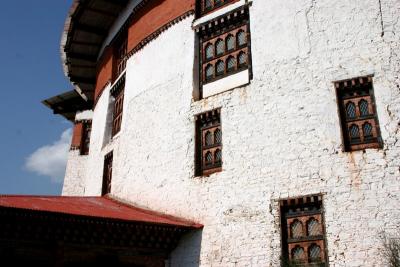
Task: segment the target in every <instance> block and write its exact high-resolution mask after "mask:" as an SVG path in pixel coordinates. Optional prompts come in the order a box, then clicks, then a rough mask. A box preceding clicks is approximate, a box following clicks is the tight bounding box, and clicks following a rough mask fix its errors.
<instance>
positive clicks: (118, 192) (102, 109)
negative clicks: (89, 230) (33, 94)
mask: <svg viewBox="0 0 400 267" xmlns="http://www.w3.org/2000/svg"><path fill="white" fill-rule="evenodd" d="M111 2H113V1H106V0H86V1H76V2H75V3H74V5H73V7H72V8H71V10H70V13H69V16H68V19H67V23H66V28H65V33H64V36H63V39H62V57H63V60H64V64H65V71H66V74H67V75H68V76H69V77H70V79H71V82H72V83H73V84H74V86H75V91H76V93H71V94H75V96H74V97H71V98H65V99H64V100H62V101H60V100H57V101H55V100H54V99H53V101H49V102H47V104H48V105H49V106H51V107H52V108H53V109H54V110H55V111H56V112H57V113H61V114H63V115H64V116H66V117H68V118H69V119H71V120H73V121H74V122H75V131H74V137H73V144H72V149H71V151H70V154H69V159H68V166H67V172H66V176H65V180H64V187H63V195H64V196H102V195H107V196H108V197H111V198H114V199H118V200H120V201H122V202H126V203H130V204H132V205H135V206H139V207H143V208H146V209H149V210H153V211H157V212H160V213H163V214H169V215H173V216H176V217H181V218H186V219H188V220H191V221H195V222H197V223H199V224H202V225H204V228H203V229H202V230H197V231H193V232H191V233H190V234H187V235H185V237H184V238H183V239H182V240H181V241H180V243H179V245H178V246H177V247H176V249H175V250H174V251H173V252H172V253H171V254H170V255H169V256H168V258H167V259H166V266H183V267H191V266H221V267H230V266H281V264H283V265H284V264H285V261H286V260H287V261H295V262H296V263H297V264H301V266H335V267H339V266H388V265H387V263H386V261H385V258H383V257H382V255H381V253H380V251H381V249H382V242H380V239H379V233H380V232H381V231H385V232H387V233H389V234H396V233H398V231H399V226H400V212H399V210H398V205H399V203H400V142H399V138H400V132H399V123H400V77H399V75H400V54H399V51H400V20H399V19H400V2H399V1H398V0H363V1H361V0H354V1H347V0H336V1H327V0H288V1H280V0H236V1H229V0H224V1H223V0H202V1H198V2H195V1H194V0H153V1H152V0H149V1H140V0H129V1H128V0H120V1H116V2H118V4H117V3H111ZM78 94H79V96H78ZM68 99H72V100H68ZM82 100H83V101H82ZM78 102H79V104H77V103H78ZM71 103H72V104H71ZM57 105H58V106H62V109H58V107H57ZM285 266H286V265H285Z"/></svg>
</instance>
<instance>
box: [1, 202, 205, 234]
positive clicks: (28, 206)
mask: <svg viewBox="0 0 400 267" xmlns="http://www.w3.org/2000/svg"><path fill="white" fill-rule="evenodd" d="M0 207H6V208H16V209H25V210H33V211H43V212H50V213H61V214H69V215H77V216H87V217H96V218H106V219H114V220H122V221H127V222H139V223H150V224H163V225H172V226H181V227H191V228H202V227H203V226H202V225H200V224H197V223H193V222H189V221H187V220H184V219H179V218H176V217H172V216H168V215H163V214H160V213H157V212H154V211H149V210H145V209H141V208H138V207H134V206H131V205H128V204H125V203H122V202H119V201H116V200H114V199H111V198H108V197H60V196H7V195H6V196H0Z"/></svg>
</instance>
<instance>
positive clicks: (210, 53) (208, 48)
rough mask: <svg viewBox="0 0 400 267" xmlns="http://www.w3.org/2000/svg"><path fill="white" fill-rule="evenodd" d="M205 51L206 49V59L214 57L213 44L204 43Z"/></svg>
mask: <svg viewBox="0 0 400 267" xmlns="http://www.w3.org/2000/svg"><path fill="white" fill-rule="evenodd" d="M205 51H206V59H207V60H210V59H212V58H213V57H214V46H213V44H211V43H208V44H207V45H206V49H205Z"/></svg>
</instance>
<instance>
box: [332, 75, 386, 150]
mask: <svg viewBox="0 0 400 267" xmlns="http://www.w3.org/2000/svg"><path fill="white" fill-rule="evenodd" d="M335 87H336V90H337V97H338V104H339V111H340V120H341V125H342V132H343V141H344V149H345V151H354V150H360V149H366V148H381V147H382V140H381V136H380V130H379V123H378V117H377V115H376V107H375V99H374V91H373V84H372V77H371V76H366V77H359V78H354V79H350V80H344V81H339V82H335Z"/></svg>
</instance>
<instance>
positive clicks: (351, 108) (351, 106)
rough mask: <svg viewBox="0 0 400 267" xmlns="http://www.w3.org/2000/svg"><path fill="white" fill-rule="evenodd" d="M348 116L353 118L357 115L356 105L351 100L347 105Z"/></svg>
mask: <svg viewBox="0 0 400 267" xmlns="http://www.w3.org/2000/svg"><path fill="white" fill-rule="evenodd" d="M346 116H347V118H349V119H353V118H355V117H356V105H354V103H353V102H349V103H347V105H346Z"/></svg>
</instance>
